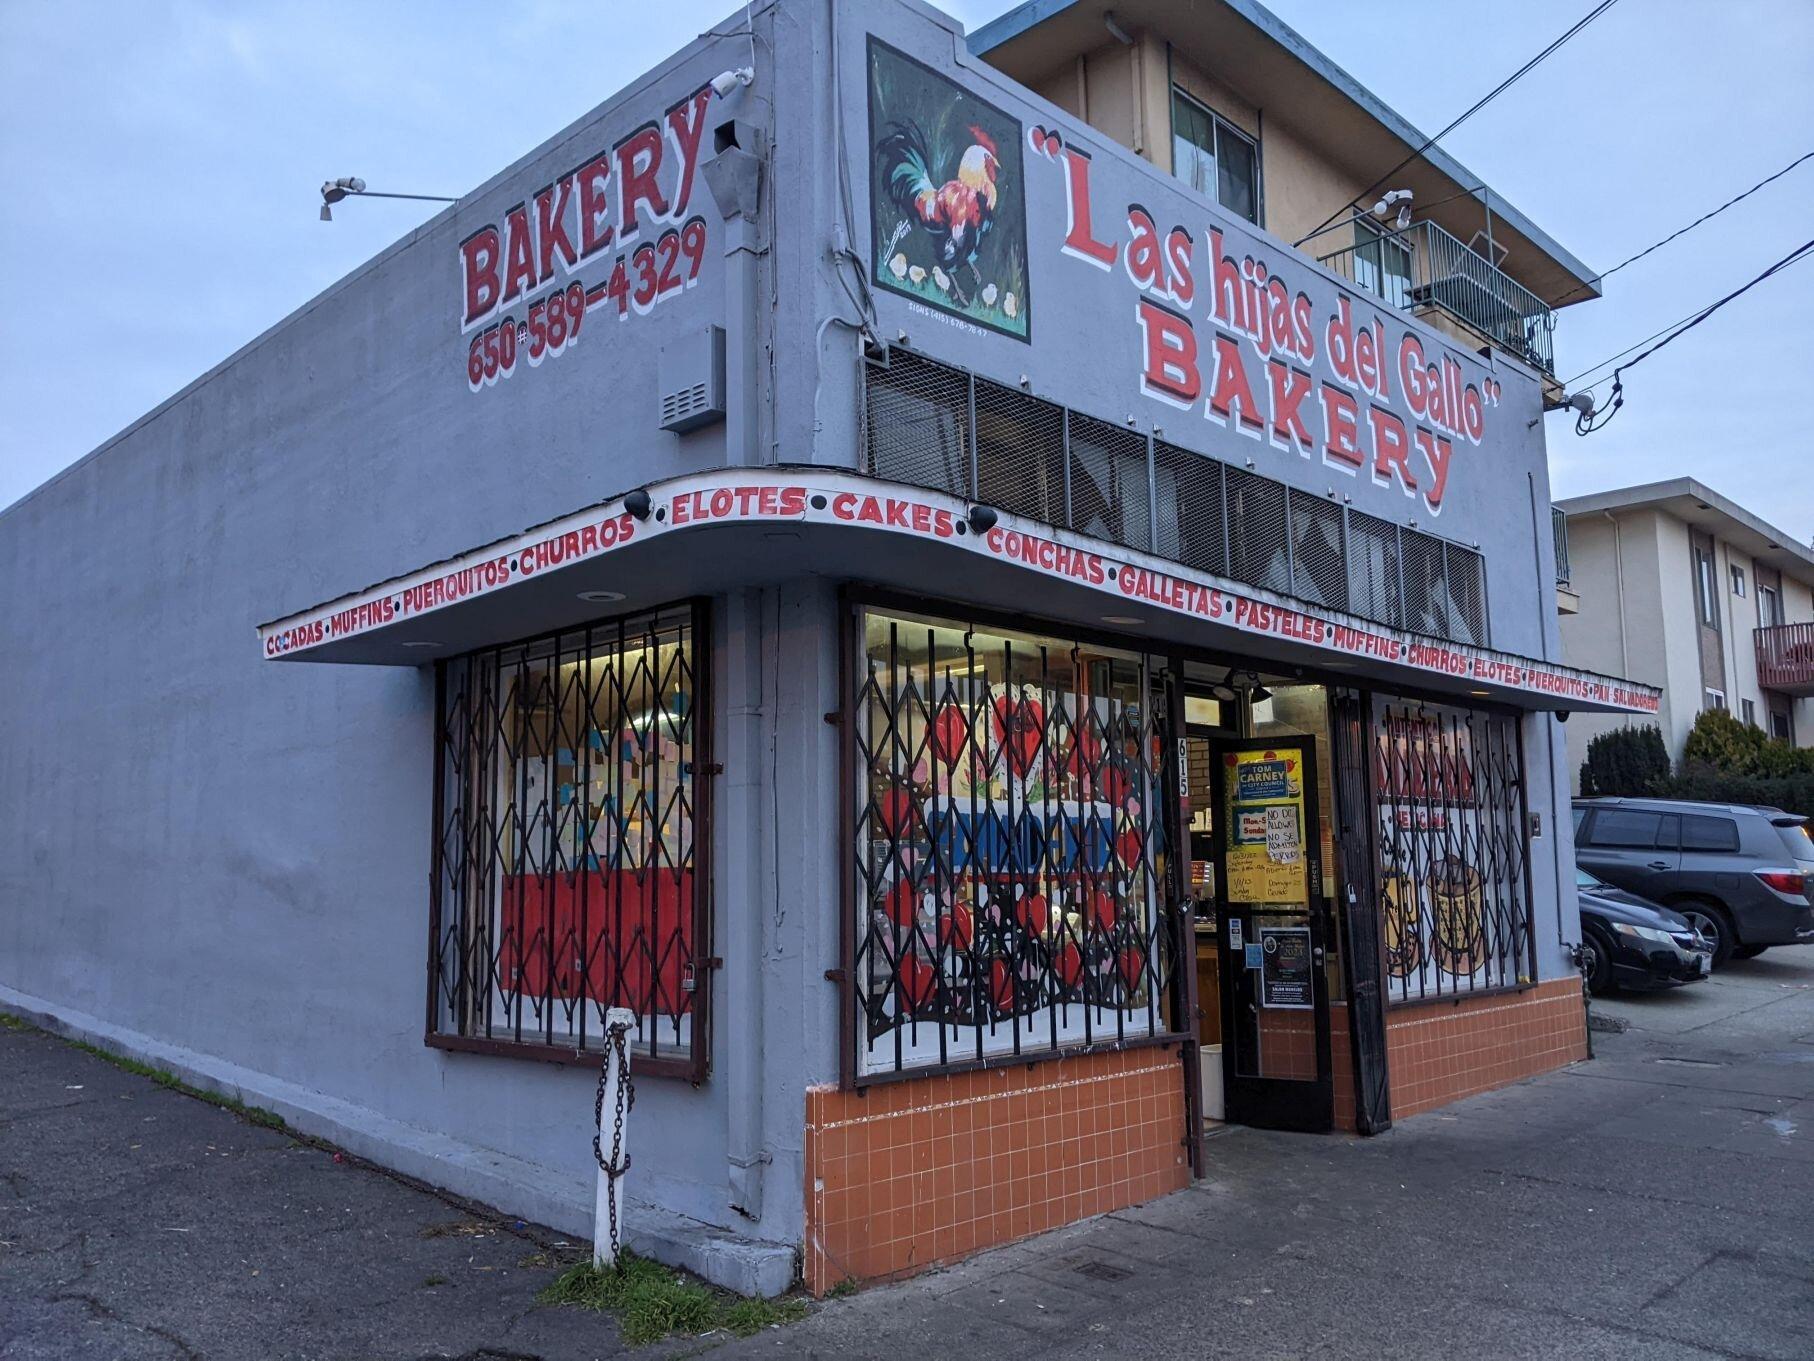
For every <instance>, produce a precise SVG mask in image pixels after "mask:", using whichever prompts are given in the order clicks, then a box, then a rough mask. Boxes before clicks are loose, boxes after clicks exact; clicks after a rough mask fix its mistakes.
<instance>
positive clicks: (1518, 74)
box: [1291, 0, 1619, 248]
mask: <svg viewBox="0 0 1814 1361" xmlns="http://www.w3.org/2000/svg"><path fill="white" fill-rule="evenodd" d="M1618 2H1619V0H1600V3H1599V4H1597V5H1595V6H1594V7H1593V8H1592V9H1591V10H1589V11H1588V12H1587V13H1586V14H1585V15H1583V16H1582V17H1581V18H1580V19H1578V20H1576V21H1575V23H1574V26H1573V27H1571V28H1570V29H1569V30H1568V31H1567V32H1566V33H1564V34H1563V35H1562V36H1561V37H1559V38H1557V39H1556V40H1555V41H1554V42H1552V43H1551V44H1550V45H1549V46H1548V47H1546V48H1544V49H1543V50H1542V51H1541V52H1539V53H1538V54H1537V55H1536V56H1534V57H1532V58H1531V59H1530V60H1529V61H1527V62H1525V63H1524V65H1522V66H1520V67H1519V68H1518V69H1517V70H1516V71H1514V72H1512V73H1511V75H1509V76H1507V77H1506V78H1505V79H1504V80H1502V81H1500V82H1499V83H1498V84H1497V85H1495V86H1494V87H1493V88H1492V89H1491V90H1489V91H1487V93H1486V94H1484V95H1482V96H1481V97H1480V98H1479V99H1477V100H1475V101H1474V103H1473V104H1472V105H1470V106H1469V107H1468V109H1467V110H1466V111H1465V112H1464V113H1463V114H1462V115H1461V116H1460V117H1459V118H1457V119H1455V121H1454V122H1452V123H1450V124H1449V125H1448V126H1447V127H1446V128H1444V129H1443V130H1442V131H1441V132H1439V133H1437V134H1436V135H1435V136H1434V137H1431V138H1428V139H1426V140H1425V142H1424V144H1423V145H1422V146H1420V147H1418V148H1417V150H1415V151H1413V152H1412V153H1411V154H1410V155H1409V156H1407V157H1405V158H1404V160H1402V161H1400V162H1399V163H1398V164H1397V165H1395V166H1393V167H1392V168H1391V169H1390V170H1388V171H1387V172H1386V173H1385V174H1383V175H1381V176H1380V177H1379V178H1378V179H1376V180H1374V181H1373V183H1372V184H1370V185H1368V186H1367V187H1366V188H1365V189H1363V190H1361V192H1360V193H1358V194H1356V195H1355V196H1354V197H1353V198H1352V199H1350V200H1349V201H1348V202H1347V203H1344V204H1343V205H1342V206H1341V207H1340V208H1337V209H1336V210H1335V211H1334V212H1333V213H1331V214H1329V216H1328V217H1326V218H1324V219H1323V220H1322V221H1321V222H1319V223H1317V225H1316V227H1315V229H1314V230H1312V231H1309V232H1306V233H1305V234H1304V235H1303V236H1300V237H1299V238H1298V239H1297V240H1296V241H1293V242H1292V243H1291V244H1292V246H1293V247H1294V248H1295V247H1298V246H1301V245H1303V244H1304V243H1305V242H1306V241H1308V240H1309V239H1310V238H1311V237H1313V236H1316V235H1318V234H1319V233H1321V232H1322V231H1323V230H1324V229H1325V228H1326V227H1328V226H1329V224H1330V223H1332V222H1334V221H1335V220H1336V219H1337V218H1339V217H1340V216H1341V215H1342V214H1343V213H1345V212H1348V211H1350V210H1351V209H1353V208H1354V207H1356V206H1357V205H1359V204H1361V203H1364V202H1366V200H1368V199H1369V198H1371V197H1372V196H1373V191H1374V190H1376V189H1378V188H1379V187H1380V186H1381V185H1383V184H1384V183H1385V182H1386V181H1387V180H1389V179H1391V178H1392V177H1393V176H1394V175H1396V174H1397V173H1398V172H1399V171H1401V170H1403V169H1404V168H1405V167H1406V166H1407V165H1409V164H1411V162H1412V161H1414V160H1416V159H1417V158H1418V157H1419V156H1421V155H1423V154H1424V152H1426V151H1428V150H1429V149H1430V148H1431V147H1433V146H1435V145H1436V144H1437V143H1438V142H1440V141H1441V140H1442V139H1443V138H1444V137H1447V136H1448V135H1449V134H1450V133H1451V132H1453V131H1455V129H1456V128H1458V127H1460V126H1461V125H1462V124H1463V123H1465V122H1467V121H1468V119H1470V118H1472V117H1473V116H1474V115H1475V114H1477V113H1479V112H1480V111H1481V110H1482V109H1484V108H1485V107H1486V106H1487V105H1488V104H1490V103H1492V102H1493V101H1494V100H1495V99H1497V98H1498V97H1499V96H1500V95H1502V94H1504V93H1505V92H1506V91H1507V90H1508V89H1510V88H1511V86H1512V85H1513V84H1514V83H1515V82H1516V81H1518V80H1519V79H1521V78H1522V77H1523V76H1525V75H1527V74H1528V73H1529V72H1531V71H1533V70H1535V69H1536V67H1537V65H1538V64H1539V63H1540V62H1542V61H1543V60H1544V59H1546V58H1547V57H1548V56H1549V55H1550V54H1551V53H1552V52H1554V51H1555V50H1556V49H1557V48H1559V47H1561V46H1562V44H1563V43H1565V42H1567V41H1568V40H1569V39H1570V38H1572V37H1574V36H1575V34H1577V33H1579V32H1580V31H1581V30H1582V29H1584V28H1586V27H1587V26H1588V25H1589V24H1591V23H1592V22H1593V21H1594V20H1595V19H1598V18H1599V17H1600V16H1601V15H1602V14H1604V13H1606V11H1607V10H1609V9H1611V8H1612V7H1613V6H1614V5H1616V4H1617V3H1618Z"/></svg>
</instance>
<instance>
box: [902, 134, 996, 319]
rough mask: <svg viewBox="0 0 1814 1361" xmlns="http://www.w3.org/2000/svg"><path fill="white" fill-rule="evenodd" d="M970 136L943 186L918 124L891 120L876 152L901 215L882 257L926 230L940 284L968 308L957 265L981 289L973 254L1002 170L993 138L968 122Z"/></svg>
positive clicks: (991, 219)
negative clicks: (949, 177)
mask: <svg viewBox="0 0 1814 1361" xmlns="http://www.w3.org/2000/svg"><path fill="white" fill-rule="evenodd" d="M970 139H971V140H970V145H969V146H968V147H966V148H965V150H964V153H963V155H962V156H961V157H959V158H958V162H957V174H956V175H955V176H954V177H953V178H951V179H948V180H946V181H945V182H944V183H942V184H941V183H939V181H938V180H937V179H935V178H934V171H933V159H932V154H931V152H930V151H929V150H928V148H927V146H926V135H925V133H924V132H922V131H921V130H920V127H919V125H918V124H917V123H912V122H904V123H891V124H889V126H888V130H887V131H886V132H885V133H884V134H883V136H882V139H881V141H879V142H878V143H876V151H875V154H876V163H877V166H878V167H879V168H880V170H881V172H882V182H883V183H884V184H885V185H886V186H887V188H888V197H889V198H890V199H891V200H892V201H893V202H894V204H895V206H896V207H898V208H899V209H900V210H901V213H902V215H903V217H904V219H905V220H904V221H903V222H902V223H901V224H900V226H898V227H897V228H896V229H895V233H894V239H893V240H892V241H891V242H889V244H888V249H887V250H885V251H884V252H882V258H883V259H887V258H888V257H890V256H892V255H893V254H894V251H895V247H897V246H898V245H899V244H900V243H901V241H902V239H903V238H904V237H905V236H906V235H907V234H908V233H909V232H911V231H913V230H915V229H917V230H919V231H921V232H924V233H925V235H926V238H927V240H928V241H929V242H930V244H931V246H932V250H933V255H934V258H935V260H936V261H937V264H938V265H939V266H940V271H939V272H940V273H942V274H943V275H944V279H943V280H942V281H941V282H942V283H943V284H944V287H945V288H946V291H947V292H949V293H950V294H951V296H952V298H953V300H955V301H956V303H957V304H958V306H960V307H965V306H968V305H969V302H970V297H971V291H970V290H968V289H966V288H965V287H964V285H963V283H962V282H961V281H960V280H959V278H958V271H959V270H960V269H962V270H967V271H968V272H969V275H970V278H971V280H972V281H973V287H974V288H977V289H980V288H981V287H982V282H983V278H982V273H981V271H980V270H978V269H977V267H976V253H977V251H978V249H979V248H980V247H981V246H982V242H983V238H984V237H985V236H987V235H988V234H989V228H990V227H992V226H993V225H994V223H995V199H996V187H995V177H996V173H997V171H998V170H999V168H1000V163H999V161H998V160H997V159H996V153H995V139H994V138H992V137H990V136H989V134H988V133H986V132H984V131H983V130H982V129H981V128H979V127H976V126H975V125H972V126H971V128H970ZM934 277H935V278H937V277H938V275H937V274H935V275H934Z"/></svg>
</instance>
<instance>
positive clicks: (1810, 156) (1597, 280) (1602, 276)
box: [1550, 151, 1814, 373]
mask: <svg viewBox="0 0 1814 1361" xmlns="http://www.w3.org/2000/svg"><path fill="white" fill-rule="evenodd" d="M1811 160H1814V151H1805V152H1803V153H1802V154H1801V155H1799V156H1797V157H1796V158H1795V159H1794V160H1792V161H1790V162H1789V163H1788V164H1787V165H1785V166H1784V167H1783V168H1782V169H1781V170H1778V171H1777V172H1776V173H1775V174H1774V175H1771V176H1770V177H1769V178H1768V179H1761V180H1759V181H1758V182H1757V183H1756V184H1754V185H1752V186H1751V187H1750V188H1749V189H1747V190H1745V192H1744V193H1742V194H1739V195H1737V196H1736V197H1734V198H1729V199H1727V200H1726V201H1725V202H1724V203H1722V204H1720V206H1719V207H1717V208H1715V209H1713V210H1712V211H1711V212H1706V213H1702V214H1701V215H1700V216H1699V217H1697V218H1695V219H1694V221H1692V222H1690V223H1689V224H1688V225H1687V226H1686V227H1682V228H1680V229H1679V230H1677V231H1673V232H1671V233H1669V235H1668V236H1665V237H1664V238H1663V239H1662V240H1661V241H1657V242H1654V243H1652V244H1651V245H1648V246H1646V247H1644V249H1643V250H1641V251H1639V252H1638V253H1637V254H1636V255H1633V256H1631V257H1629V258H1628V259H1624V260H1621V261H1619V263H1618V264H1616V265H1614V266H1613V267H1612V268H1611V269H1608V270H1603V271H1601V272H1600V273H1599V274H1597V275H1595V276H1594V281H1593V284H1592V285H1591V286H1592V287H1596V288H1597V287H1599V285H1601V284H1603V283H1605V282H1606V280H1607V277H1608V276H1609V275H1613V274H1617V273H1618V272H1619V271H1620V270H1622V269H1624V268H1625V266H1627V265H1635V264H1636V263H1637V262H1638V261H1639V260H1642V259H1643V258H1644V257H1645V256H1646V255H1649V254H1650V253H1651V252H1652V251H1654V250H1661V249H1662V248H1663V247H1664V246H1667V245H1668V244H1669V243H1670V242H1671V241H1673V240H1675V239H1676V237H1678V236H1686V235H1687V234H1688V233H1689V232H1691V231H1693V230H1694V229H1695V228H1696V227H1698V226H1700V225H1701V223H1703V222H1707V221H1710V220H1711V219H1713V218H1716V217H1718V216H1719V215H1720V214H1721V213H1723V212H1725V211H1726V209H1728V208H1730V207H1731V206H1732V205H1733V204H1735V203H1742V202H1743V201H1744V200H1745V199H1748V198H1750V197H1751V195H1753V194H1755V193H1756V192H1757V191H1758V190H1759V189H1762V188H1763V187H1764V186H1765V185H1766V184H1770V183H1772V182H1773V181H1776V180H1780V179H1781V178H1782V177H1783V176H1784V175H1786V174H1788V173H1789V172H1790V171H1791V170H1793V169H1795V167H1796V166H1798V165H1800V164H1801V163H1802V162H1803V161H1811ZM1589 287H1590V285H1588V284H1585V283H1584V284H1580V285H1578V286H1576V287H1575V288H1574V289H1573V290H1571V291H1570V292H1568V293H1564V294H1563V295H1562V296H1561V297H1560V298H1557V299H1556V301H1555V302H1553V303H1551V304H1550V305H1551V306H1552V307H1560V306H1562V304H1563V303H1565V302H1567V301H1568V300H1569V299H1570V298H1572V297H1574V296H1575V294H1576V293H1585V292H1586V291H1587V290H1588V288H1589ZM1638 344H1640V345H1641V344H1643V342H1642V341H1639V342H1638ZM1633 348H1634V349H1635V348H1636V346H1634V347H1633ZM1602 367H1603V366H1602ZM1589 372H1590V373H1591V372H1592V370H1591V369H1590V370H1589Z"/></svg>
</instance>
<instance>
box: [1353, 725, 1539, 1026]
mask: <svg viewBox="0 0 1814 1361" xmlns="http://www.w3.org/2000/svg"><path fill="white" fill-rule="evenodd" d="M1373 740H1374V751H1373V769H1374V782H1375V785H1374V787H1375V789H1376V791H1377V803H1378V808H1379V820H1380V827H1379V854H1380V880H1379V882H1380V896H1381V899H1382V902H1381V907H1382V911H1383V914H1384V918H1385V920H1384V929H1385V969H1386V995H1387V997H1388V998H1389V999H1390V1000H1392V1001H1395V1002H1406V1001H1418V1000H1421V999H1423V998H1426V997H1444V996H1449V995H1452V994H1456V993H1466V992H1474V991H1478V990H1481V989H1485V988H1499V987H1509V986H1513V985H1516V984H1519V983H1530V982H1534V981H1536V970H1535V964H1534V963H1533V951H1532V944H1531V933H1530V899H1529V884H1528V882H1527V873H1526V872H1527V866H1528V857H1527V854H1526V850H1527V847H1526V844H1525V837H1524V789H1523V784H1524V764H1523V756H1522V753H1521V750H1520V747H1519V739H1518V723H1517V720H1516V719H1515V718H1514V717H1512V716H1511V715H1509V714H1502V713H1498V712H1493V711H1488V710H1482V709H1463V708H1455V707H1451V706H1449V705H1442V704H1420V703H1416V702H1397V701H1385V700H1381V701H1379V702H1378V705H1377V709H1376V716H1375V730H1374V739H1373Z"/></svg>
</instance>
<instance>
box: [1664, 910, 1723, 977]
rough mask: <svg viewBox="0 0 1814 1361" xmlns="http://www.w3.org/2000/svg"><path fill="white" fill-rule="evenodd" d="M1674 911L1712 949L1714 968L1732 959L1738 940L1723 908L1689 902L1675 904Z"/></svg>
mask: <svg viewBox="0 0 1814 1361" xmlns="http://www.w3.org/2000/svg"><path fill="white" fill-rule="evenodd" d="M1675 910H1676V911H1677V912H1680V913H1681V914H1682V915H1683V916H1684V917H1686V918H1688V923H1689V925H1690V926H1692V927H1694V929H1695V930H1696V931H1699V932H1700V933H1701V935H1702V936H1703V937H1705V938H1706V940H1707V942H1708V944H1710V945H1711V946H1712V947H1713V967H1714V968H1716V969H1717V968H1719V967H1720V966H1721V965H1723V964H1724V963H1725V962H1726V961H1727V960H1728V959H1730V958H1732V952H1733V950H1735V949H1737V948H1738V939H1737V937H1736V936H1734V934H1733V931H1732V919H1731V918H1730V917H1728V916H1727V915H1726V909H1725V908H1723V907H1720V906H1719V905H1718V904H1716V903H1706V902H1698V901H1690V902H1685V903H1677V904H1675Z"/></svg>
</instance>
